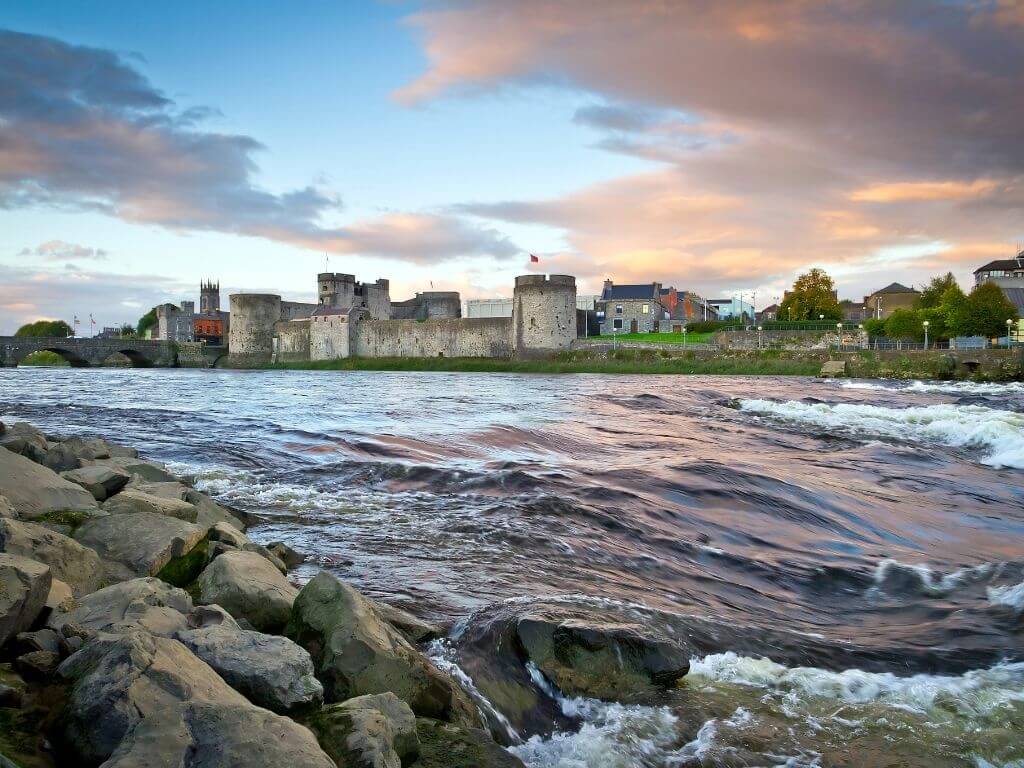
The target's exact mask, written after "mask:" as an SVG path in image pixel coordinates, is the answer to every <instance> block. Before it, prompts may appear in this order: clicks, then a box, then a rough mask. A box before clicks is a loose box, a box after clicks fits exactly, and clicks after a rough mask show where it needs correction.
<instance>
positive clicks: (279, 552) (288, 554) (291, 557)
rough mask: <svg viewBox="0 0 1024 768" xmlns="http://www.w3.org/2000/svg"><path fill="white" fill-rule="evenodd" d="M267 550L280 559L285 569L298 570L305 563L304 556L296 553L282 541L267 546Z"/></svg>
mask: <svg viewBox="0 0 1024 768" xmlns="http://www.w3.org/2000/svg"><path fill="white" fill-rule="evenodd" d="M267 549H268V550H269V551H270V552H271V553H272V554H274V555H276V556H277V557H279V558H280V559H281V562H282V563H284V564H285V566H286V567H287V568H298V567H299V566H300V565H302V564H303V563H304V562H306V556H305V555H303V554H300V553H299V552H296V551H295V550H294V549H292V548H291V547H289V546H288V545H287V544H285V543H284V542H283V541H275V542H271V543H270V544H267Z"/></svg>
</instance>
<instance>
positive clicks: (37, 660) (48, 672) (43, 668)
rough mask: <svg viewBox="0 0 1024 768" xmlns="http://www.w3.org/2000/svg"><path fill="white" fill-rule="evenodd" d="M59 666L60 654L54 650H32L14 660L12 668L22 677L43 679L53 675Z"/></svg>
mask: <svg viewBox="0 0 1024 768" xmlns="http://www.w3.org/2000/svg"><path fill="white" fill-rule="evenodd" d="M58 666H60V654H59V653H57V652H56V651H32V652H31V653H25V654H22V655H21V656H19V657H18V658H16V659H15V660H14V668H15V669H16V670H17V671H18V674H20V675H21V676H22V677H25V678H29V679H34V680H45V679H46V678H48V677H53V675H54V673H55V672H56V671H57V667H58Z"/></svg>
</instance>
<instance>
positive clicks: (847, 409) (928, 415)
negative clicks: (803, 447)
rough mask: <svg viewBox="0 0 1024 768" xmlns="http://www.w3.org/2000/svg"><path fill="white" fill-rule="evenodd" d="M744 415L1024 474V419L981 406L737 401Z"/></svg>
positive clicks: (1017, 415) (1020, 415) (1011, 413)
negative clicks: (927, 448) (957, 452)
mask: <svg viewBox="0 0 1024 768" xmlns="http://www.w3.org/2000/svg"><path fill="white" fill-rule="evenodd" d="M739 408H740V410H741V411H744V412H746V413H752V414H756V415H759V416H764V417H767V418H769V419H772V420H775V421H783V422H791V423H795V424H803V425H809V426H813V427H817V428H821V429H828V430H834V431H840V432H845V433H847V434H851V435H863V436H866V437H883V438H887V439H892V440H899V441H906V442H914V443H924V444H928V443H932V444H940V445H945V446H948V447H951V448H968V449H974V450H977V451H980V452H981V454H982V458H981V461H982V463H983V464H988V465H990V466H993V467H1013V468H1015V469H1024V414H1021V413H1014V412H1012V411H1000V410H995V409H992V408H986V407H984V406H979V405H954V404H948V403H943V404H938V405H928V406H914V407H909V408H887V407H883V406H878V405H866V404H863V403H835V404H829V403H803V402H799V401H796V400H787V401H785V402H778V401H775V400H753V399H751V400H740V401H739Z"/></svg>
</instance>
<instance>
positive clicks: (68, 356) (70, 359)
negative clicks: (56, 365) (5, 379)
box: [14, 346, 89, 368]
mask: <svg viewBox="0 0 1024 768" xmlns="http://www.w3.org/2000/svg"><path fill="white" fill-rule="evenodd" d="M36 352H53V353H54V354H55V355H58V356H59V357H61V358H63V359H64V361H65V362H67V364H68V365H70V366H71V367H72V368H88V367H89V361H88V360H86V359H85V358H84V357H81V356H80V355H77V354H75V353H74V352H72V351H71V350H70V349H62V348H61V347H57V346H53V347H39V348H38V349H30V350H27V351H26V352H25V353H24V354H22V355H20V356H19V357H18V358H17V359H16V360H15V361H14V362H15V365H20V364H21V361H22V360H24V359H25V358H26V357H28V356H29V355H32V354H34V353H36Z"/></svg>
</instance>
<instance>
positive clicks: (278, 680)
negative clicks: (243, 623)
mask: <svg viewBox="0 0 1024 768" xmlns="http://www.w3.org/2000/svg"><path fill="white" fill-rule="evenodd" d="M232 623H234V622H232ZM174 637H175V639H177V640H178V641H180V642H181V643H183V644H184V645H185V647H186V648H188V649H189V650H190V651H192V652H193V653H194V654H195V655H196V656H198V657H199V658H200V659H202V660H203V661H205V662H206V663H207V664H209V665H210V666H211V667H213V669H214V670H215V671H216V672H217V674H219V675H220V676H221V677H222V678H224V680H225V682H227V684H228V685H230V686H231V687H232V688H234V689H235V690H236V691H238V692H239V693H241V694H243V695H244V696H245V697H246V698H247V699H249V701H251V702H252V703H253V704H257V705H259V706H261V707H266V708H267V709H269V710H271V711H273V712H279V713H282V714H283V713H287V712H291V711H294V710H299V709H306V708H310V707H319V706H320V705H321V704H322V703H323V698H324V689H323V686H321V685H320V682H319V681H318V680H317V679H316V677H315V676H314V675H313V661H312V660H311V659H310V658H309V654H308V653H307V652H306V651H305V650H304V649H303V648H300V647H299V646H297V645H296V644H295V643H293V642H292V641H291V640H289V639H288V638H286V637H278V636H276V635H265V634H262V633H260V632H252V631H248V630H242V629H238V627H237V625H235V626H229V625H226V624H219V625H216V626H208V627H204V628H202V629H189V630H183V631H178V632H176V633H175V634H174Z"/></svg>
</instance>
